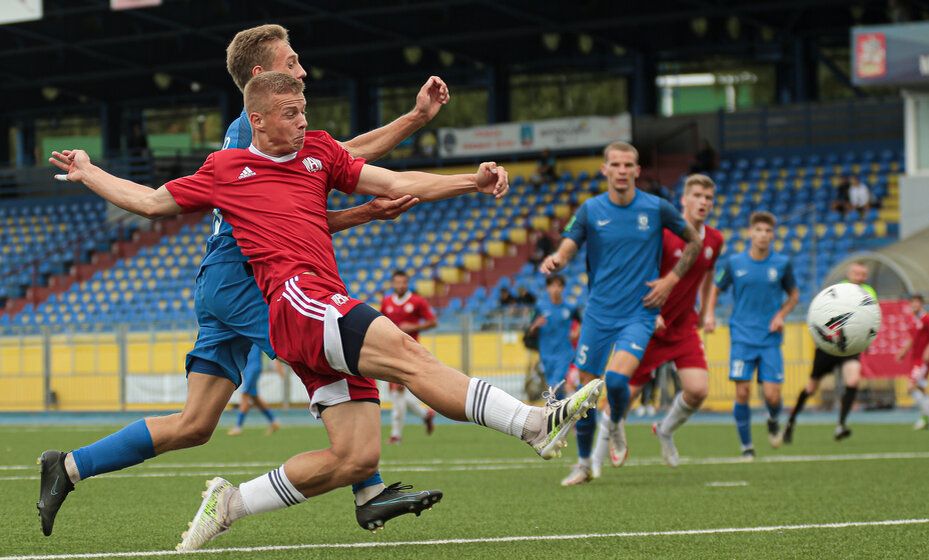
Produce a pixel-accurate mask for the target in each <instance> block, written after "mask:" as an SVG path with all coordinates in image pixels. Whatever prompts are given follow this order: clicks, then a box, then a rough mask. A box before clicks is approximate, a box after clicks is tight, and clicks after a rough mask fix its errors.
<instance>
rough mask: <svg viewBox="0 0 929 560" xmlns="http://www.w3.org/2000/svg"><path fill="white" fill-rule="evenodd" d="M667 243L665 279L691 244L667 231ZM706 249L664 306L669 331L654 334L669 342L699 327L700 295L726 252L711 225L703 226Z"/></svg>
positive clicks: (663, 252) (663, 262)
mask: <svg viewBox="0 0 929 560" xmlns="http://www.w3.org/2000/svg"><path fill="white" fill-rule="evenodd" d="M663 235H664V240H663V241H662V245H661V247H662V249H661V274H660V275H661V276H664V275H666V274H667V273H669V272H671V270H672V269H673V268H674V267H675V266H677V263H678V261H679V260H681V253H682V251H683V250H684V246H685V245H687V242H686V241H684V240H683V239H681V238H680V237H678V236H676V235H674V234H673V233H671V232H670V231H668V230H667V229H666V230H664V234H663ZM702 236H703V248H702V249H701V250H700V254H699V255H698V256H697V258H696V259H695V260H694V263H693V265H692V266H691V267H690V270H688V271H687V273H686V274H684V277H683V278H681V279H680V281H679V282H678V283H677V285H676V286H674V289H672V290H671V294H670V295H669V296H668V301H666V302H665V304H664V305H663V306H662V307H661V316H662V318H664V321H665V324H666V325H667V328H666V329H663V330H660V331H655V334H654V335H652V336H654V337H657V338H662V339H665V340H676V339H678V338H682V337H684V336H685V335H687V333H688V332H690V331H691V330H693V329H696V328H697V319H698V318H697V311H696V304H697V292H699V291H700V286H701V285H702V284H703V278H704V277H705V275H706V273H707V271H710V272H711V273H712V270H713V267H715V266H716V259H717V258H718V257H719V253H720V252H721V251H722V249H723V234H722V233H720V232H719V230H717V229H713V228H711V227H710V226H708V225H704V226H703V232H702Z"/></svg>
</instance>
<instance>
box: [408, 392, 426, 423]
mask: <svg viewBox="0 0 929 560" xmlns="http://www.w3.org/2000/svg"><path fill="white" fill-rule="evenodd" d="M403 394H404V395H405V396H406V411H407V412H412V413H413V416H417V417H419V419H420V420H425V419H426V414H427V412H428V411H427V410H426V408H425V407H424V406H423V405H422V404H421V403H420V400H419V399H417V398H416V396H415V395H413V393H410V392H409V391H404V392H403Z"/></svg>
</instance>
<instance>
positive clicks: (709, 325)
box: [703, 313, 716, 333]
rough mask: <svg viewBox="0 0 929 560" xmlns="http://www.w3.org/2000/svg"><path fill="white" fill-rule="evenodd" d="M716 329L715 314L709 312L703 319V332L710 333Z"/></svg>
mask: <svg viewBox="0 0 929 560" xmlns="http://www.w3.org/2000/svg"><path fill="white" fill-rule="evenodd" d="M715 330H716V314H715V313H709V314H707V316H706V318H705V319H704V320H703V332H706V333H711V332H713V331H715Z"/></svg>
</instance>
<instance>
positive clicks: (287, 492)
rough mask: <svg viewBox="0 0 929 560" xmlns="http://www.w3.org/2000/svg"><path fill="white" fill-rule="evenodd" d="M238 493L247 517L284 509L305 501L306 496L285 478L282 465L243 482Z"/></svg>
mask: <svg viewBox="0 0 929 560" xmlns="http://www.w3.org/2000/svg"><path fill="white" fill-rule="evenodd" d="M239 491H240V492H241V494H242V505H243V506H244V507H245V513H246V514H248V515H254V514H256V513H264V512H266V511H274V510H276V509H284V508H285V507H290V506H295V505H297V504H300V503H303V502H305V501H306V496H304V495H303V494H301V493H300V491H299V490H297V488H296V487H295V486H294V485H293V484H291V482H290V480H289V479H288V478H287V475H286V474H285V473H284V465H281V466H280V467H278V468H276V469H274V470H273V471H271V472H269V473H265V474H263V475H261V476H259V477H258V478H253V479H252V480H249V481H248V482H243V483H242V484H240V485H239ZM230 521H235V519H232V520H230Z"/></svg>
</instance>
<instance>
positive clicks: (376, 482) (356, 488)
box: [352, 471, 386, 506]
mask: <svg viewBox="0 0 929 560" xmlns="http://www.w3.org/2000/svg"><path fill="white" fill-rule="evenodd" d="M384 488H386V487H385V486H384V481H383V480H382V479H381V471H377V472H376V473H374V476H372V477H371V478H369V479H367V480H363V481H361V482H356V483H355V484H352V492H353V493H354V494H355V505H356V506H360V505H361V504H363V503H365V502H367V501H368V500H370V499H371V498H373V497H374V496H377V495H378V494H380V493H381V492H383V491H384Z"/></svg>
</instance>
